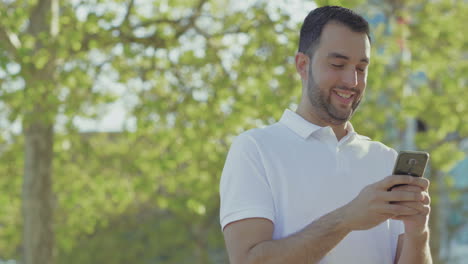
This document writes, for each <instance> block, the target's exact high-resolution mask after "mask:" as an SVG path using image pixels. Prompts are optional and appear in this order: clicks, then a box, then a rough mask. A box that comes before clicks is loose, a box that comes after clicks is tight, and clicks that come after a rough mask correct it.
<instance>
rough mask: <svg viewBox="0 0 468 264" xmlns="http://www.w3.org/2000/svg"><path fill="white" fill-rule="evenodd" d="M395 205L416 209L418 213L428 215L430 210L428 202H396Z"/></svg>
mask: <svg viewBox="0 0 468 264" xmlns="http://www.w3.org/2000/svg"><path fill="white" fill-rule="evenodd" d="M394 204H396V205H401V206H406V207H408V208H412V209H414V210H416V211H418V214H422V215H428V214H429V213H430V212H431V207H430V206H429V204H424V203H422V202H397V203H394Z"/></svg>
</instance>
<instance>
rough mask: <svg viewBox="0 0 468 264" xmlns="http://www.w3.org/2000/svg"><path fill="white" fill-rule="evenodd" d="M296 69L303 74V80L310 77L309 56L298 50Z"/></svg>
mask: <svg viewBox="0 0 468 264" xmlns="http://www.w3.org/2000/svg"><path fill="white" fill-rule="evenodd" d="M295 59H296V71H297V73H299V75H300V76H301V79H302V80H304V81H305V80H307V79H308V75H307V74H308V66H309V62H310V58H309V56H307V55H306V54H304V53H302V52H298V53H297V54H296V58H295Z"/></svg>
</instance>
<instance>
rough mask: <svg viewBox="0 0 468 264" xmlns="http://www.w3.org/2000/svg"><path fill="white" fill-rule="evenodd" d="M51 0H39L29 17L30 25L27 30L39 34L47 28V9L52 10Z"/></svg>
mask: <svg viewBox="0 0 468 264" xmlns="http://www.w3.org/2000/svg"><path fill="white" fill-rule="evenodd" d="M51 4H52V3H51V0H39V2H38V3H37V5H36V6H35V7H34V8H33V9H32V11H31V15H30V17H29V26H28V30H27V32H28V33H30V34H32V35H37V34H38V33H40V32H43V31H49V30H47V26H48V23H47V20H46V19H47V17H48V16H47V11H50V10H51Z"/></svg>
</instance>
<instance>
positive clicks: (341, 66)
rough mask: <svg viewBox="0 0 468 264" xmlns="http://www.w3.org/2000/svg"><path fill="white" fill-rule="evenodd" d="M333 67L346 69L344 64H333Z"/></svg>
mask: <svg viewBox="0 0 468 264" xmlns="http://www.w3.org/2000/svg"><path fill="white" fill-rule="evenodd" d="M332 66H333V67H335V68H339V69H341V68H343V67H344V65H343V64H332Z"/></svg>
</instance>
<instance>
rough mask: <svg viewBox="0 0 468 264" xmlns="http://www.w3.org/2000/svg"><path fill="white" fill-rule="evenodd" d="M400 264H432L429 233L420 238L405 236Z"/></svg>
mask: <svg viewBox="0 0 468 264" xmlns="http://www.w3.org/2000/svg"><path fill="white" fill-rule="evenodd" d="M398 264H432V256H431V250H430V247H429V231H427V232H425V233H424V234H422V235H421V236H418V237H411V236H407V235H406V234H405V237H404V240H403V248H402V251H401V255H400V259H399V261H398Z"/></svg>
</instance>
